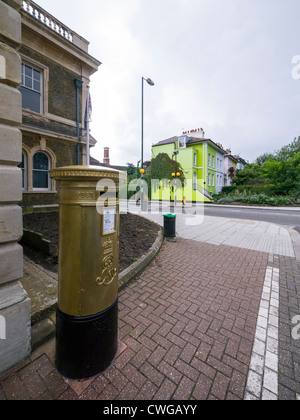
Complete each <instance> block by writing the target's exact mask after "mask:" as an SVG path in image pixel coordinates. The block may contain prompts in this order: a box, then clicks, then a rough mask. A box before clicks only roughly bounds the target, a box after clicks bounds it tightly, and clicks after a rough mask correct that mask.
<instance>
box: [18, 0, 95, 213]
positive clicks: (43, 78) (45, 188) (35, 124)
mask: <svg viewBox="0 0 300 420" xmlns="http://www.w3.org/2000/svg"><path fill="white" fill-rule="evenodd" d="M20 13H21V23H22V43H21V47H20V49H19V55H20V57H21V62H22V63H21V86H20V88H19V90H20V92H21V94H22V124H21V126H20V130H21V132H22V137H23V144H22V163H21V164H20V166H19V167H20V168H21V169H22V187H23V201H22V205H23V206H32V205H47V204H55V203H56V202H57V192H56V186H55V181H53V180H52V179H51V178H50V177H49V170H50V169H53V168H55V167H61V166H68V165H81V164H86V130H85V113H86V103H87V92H88V89H87V85H88V84H89V81H90V76H91V75H92V74H93V73H95V72H96V71H97V70H98V67H99V66H100V64H101V63H100V62H99V61H98V60H96V59H95V58H93V57H92V56H91V55H90V54H89V52H88V47H89V42H88V41H86V40H85V39H84V38H82V37H81V36H80V35H78V34H77V33H75V32H74V31H72V30H71V29H69V28H67V27H66V26H65V25H63V24H62V23H61V22H59V21H58V20H57V19H56V18H55V17H53V16H51V15H50V14H49V13H48V12H46V11H45V10H43V9H42V8H41V7H39V6H38V5H37V4H35V3H34V2H32V1H31V0H25V1H22V2H21V11H20ZM95 143H96V141H95V139H93V137H91V136H90V147H93V146H94V145H95Z"/></svg>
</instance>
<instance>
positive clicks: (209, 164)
mask: <svg viewBox="0 0 300 420" xmlns="http://www.w3.org/2000/svg"><path fill="white" fill-rule="evenodd" d="M210 158H211V156H210V153H209V154H208V166H210Z"/></svg>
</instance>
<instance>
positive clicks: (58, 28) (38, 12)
mask: <svg viewBox="0 0 300 420" xmlns="http://www.w3.org/2000/svg"><path fill="white" fill-rule="evenodd" d="M22 9H23V10H24V11H25V12H27V13H28V14H29V15H31V16H32V17H34V18H35V19H37V20H38V21H39V22H41V23H43V24H44V25H46V26H47V27H48V28H50V29H52V30H53V31H54V32H56V33H57V34H59V35H60V36H62V37H63V38H65V39H66V40H68V41H70V42H73V34H72V32H71V31H70V29H68V28H67V27H66V26H64V25H62V23H61V22H59V20H57V19H55V18H53V16H51V15H50V14H49V13H47V12H46V11H45V10H43V9H42V8H40V7H39V6H37V5H36V4H35V3H34V2H32V1H30V0H24V1H23V2H22Z"/></svg>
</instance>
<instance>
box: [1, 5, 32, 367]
mask: <svg viewBox="0 0 300 420" xmlns="http://www.w3.org/2000/svg"><path fill="white" fill-rule="evenodd" d="M20 6H21V0H1V1H0V98H1V101H0V374H1V373H3V372H5V371H6V370H8V369H9V368H11V367H12V366H14V365H16V364H17V363H19V362H20V361H22V360H23V359H24V358H25V357H27V356H28V354H29V353H30V349H31V346H30V300H29V298H28V296H27V294H26V292H25V290H24V289H23V287H22V284H21V282H20V278H22V276H23V250H22V247H21V246H20V245H19V244H18V240H19V239H20V237H21V236H22V233H23V230H22V209H21V207H20V206H19V205H18V203H19V202H20V201H21V200H22V183H21V176H22V174H21V171H20V169H19V168H18V167H17V165H18V164H19V162H20V161H21V156H22V133H21V131H20V130H19V125H20V124H21V122H22V104H21V102H22V97H21V94H20V92H19V90H18V88H19V86H20V83H21V59H20V56H19V54H18V49H19V48H20V46H21V43H22V39H21V33H22V32H21V15H20Z"/></svg>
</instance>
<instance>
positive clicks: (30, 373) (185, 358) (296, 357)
mask: <svg viewBox="0 0 300 420" xmlns="http://www.w3.org/2000/svg"><path fill="white" fill-rule="evenodd" d="M177 210H179V209H176V214H177V213H178V214H177V216H176V232H177V236H176V238H174V239H165V240H164V242H162V241H160V242H158V243H157V244H156V246H155V249H154V250H152V254H151V256H145V258H144V264H143V270H142V271H141V268H138V267H137V266H136V267H135V269H134V270H133V272H132V275H131V276H129V275H128V273H127V278H128V279H129V278H130V279H131V280H132V277H133V276H135V280H134V281H131V280H130V281H128V282H127V281H126V282H124V283H123V284H122V287H120V292H119V336H118V340H119V348H118V353H117V355H116V357H115V359H114V360H113V362H112V364H111V365H110V366H109V367H108V369H107V370H106V371H105V372H103V373H101V374H98V375H96V376H95V377H93V378H89V379H87V380H81V381H76V380H70V379H68V378H65V377H63V376H62V375H61V374H60V373H59V372H58V371H57V370H56V368H55V362H54V356H55V338H54V337H53V331H54V329H55V316H54V311H55V307H56V297H55V296H56V291H57V279H56V278H55V275H53V273H49V272H48V273H47V272H45V270H43V269H42V268H41V267H37V266H36V265H34V264H32V262H30V261H28V260H25V261H24V264H25V265H24V280H23V285H24V288H25V290H27V291H29V290H30V293H31V294H32V296H34V299H32V318H33V323H34V328H33V330H34V333H33V343H34V346H33V351H32V353H31V356H30V357H29V358H28V359H26V360H24V361H23V363H21V364H20V365H18V366H16V367H15V368H14V369H12V370H10V371H9V372H7V373H6V374H4V375H2V376H1V377H0V400H1V399H2V400H21V399H25V400H39V399H41V400H45V399H50V400H102V401H112V400H116V401H117V400H118V401H120V400H131V401H134V400H136V401H137V400H146V401H155V400H170V401H171V400H173V401H175V400H177V401H185V400H194V401H196V400H215V399H217V400H300V252H299V250H300V234H299V233H298V232H297V231H296V230H295V229H294V228H293V226H290V227H287V226H280V225H275V224H270V223H266V222H256V221H250V220H237V219H223V218H216V217H208V216H205V218H204V220H203V219H201V214H200V215H198V216H199V219H197V218H196V217H194V219H193V217H192V216H193V212H191V213H190V214H189V216H190V220H189V222H188V223H187V214H186V213H185V214H181V212H180V211H177ZM191 210H193V209H191ZM131 211H133V209H131ZM186 211H187V213H188V209H186ZM194 216H197V215H194ZM144 217H148V218H151V219H152V220H154V221H156V222H158V223H159V224H161V225H163V218H162V216H161V215H158V214H147V215H146V214H144ZM201 220H202V222H201V223H200V221H201ZM30 280H31V281H30ZM40 282H42V283H40ZM41 284H42V285H43V287H44V286H45V285H46V286H47V290H48V291H49V294H47V296H41V295H39V293H40V289H41V287H42V286H41ZM33 285H35V286H33ZM44 289H45V287H44ZM39 302H41V304H42V305H41V306H39V305H40V304H39ZM42 306H43V308H42ZM49 308H51V309H49ZM47 311H49V312H48V313H47ZM39 317H40V318H39ZM45 324H47V325H46V328H44V327H45ZM43 325H44V327H42V326H43ZM39 328H40V330H41V331H43V333H41V332H39V330H38V329H39ZM47 328H48V335H47V334H45V330H47ZM41 335H43V337H44V338H43V339H42V340H41V339H40V336H41Z"/></svg>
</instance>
